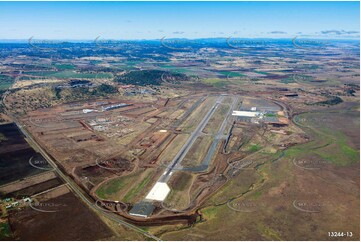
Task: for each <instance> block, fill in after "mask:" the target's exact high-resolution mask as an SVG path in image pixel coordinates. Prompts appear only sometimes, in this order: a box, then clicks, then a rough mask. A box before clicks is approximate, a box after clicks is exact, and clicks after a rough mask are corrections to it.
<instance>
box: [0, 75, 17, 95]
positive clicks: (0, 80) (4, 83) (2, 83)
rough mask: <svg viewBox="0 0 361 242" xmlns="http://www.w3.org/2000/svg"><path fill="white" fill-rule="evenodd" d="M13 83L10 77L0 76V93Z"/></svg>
mask: <svg viewBox="0 0 361 242" xmlns="http://www.w3.org/2000/svg"><path fill="white" fill-rule="evenodd" d="M13 82H14V78H13V77H11V76H6V75H0V91H1V90H6V89H8V88H9V87H10V86H11V85H12V84H13Z"/></svg>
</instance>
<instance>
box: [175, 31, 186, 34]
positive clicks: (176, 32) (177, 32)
mask: <svg viewBox="0 0 361 242" xmlns="http://www.w3.org/2000/svg"><path fill="white" fill-rule="evenodd" d="M173 34H184V32H182V31H175V32H173Z"/></svg>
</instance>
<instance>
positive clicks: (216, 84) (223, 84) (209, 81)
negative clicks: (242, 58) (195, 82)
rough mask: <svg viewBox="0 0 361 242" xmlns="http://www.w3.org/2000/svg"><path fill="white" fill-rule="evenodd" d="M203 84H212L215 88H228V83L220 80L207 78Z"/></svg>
mask: <svg viewBox="0 0 361 242" xmlns="http://www.w3.org/2000/svg"><path fill="white" fill-rule="evenodd" d="M202 81H203V83H206V84H210V85H212V86H214V87H218V88H223V87H226V86H227V84H228V83H227V81H224V80H222V79H220V78H206V79H203V80H202Z"/></svg>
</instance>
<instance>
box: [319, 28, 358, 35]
mask: <svg viewBox="0 0 361 242" xmlns="http://www.w3.org/2000/svg"><path fill="white" fill-rule="evenodd" d="M358 33H359V31H345V30H336V29H332V30H323V31H321V34H325V35H349V34H358Z"/></svg>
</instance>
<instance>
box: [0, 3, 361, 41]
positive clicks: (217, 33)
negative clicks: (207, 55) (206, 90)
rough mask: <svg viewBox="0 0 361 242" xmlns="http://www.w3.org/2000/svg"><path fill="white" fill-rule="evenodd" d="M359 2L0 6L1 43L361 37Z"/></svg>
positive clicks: (8, 4) (31, 4)
mask: <svg viewBox="0 0 361 242" xmlns="http://www.w3.org/2000/svg"><path fill="white" fill-rule="evenodd" d="M359 4H360V3H359V2H0V39H3V40H4V39H29V38H30V37H33V38H35V39H61V40H94V39H95V38H97V37H98V36H100V38H102V39H116V40H123V39H126V40H131V39H160V38H162V37H166V38H208V37H209V38H215V37H225V38H227V37H234V38H236V37H240V38H292V37H295V36H304V37H314V38H342V39H350V38H353V39H355V38H356V39H359V29H360V5H359Z"/></svg>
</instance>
